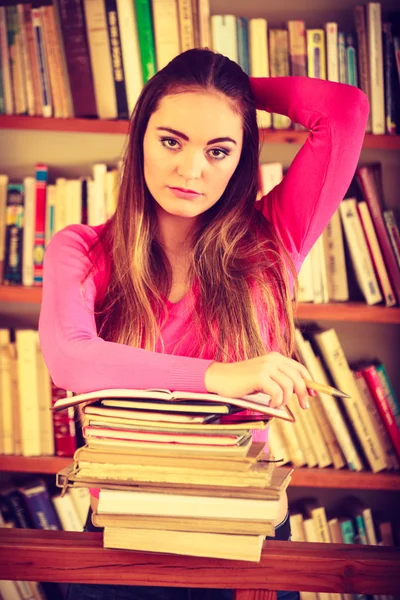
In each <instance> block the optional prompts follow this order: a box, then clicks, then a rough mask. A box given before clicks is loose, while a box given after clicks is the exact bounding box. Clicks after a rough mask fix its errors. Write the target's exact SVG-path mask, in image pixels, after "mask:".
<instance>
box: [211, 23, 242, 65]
mask: <svg viewBox="0 0 400 600" xmlns="http://www.w3.org/2000/svg"><path fill="white" fill-rule="evenodd" d="M211 32H212V44H213V50H214V51H215V52H219V53H220V54H223V55H224V56H227V57H228V58H230V59H231V60H233V61H235V62H238V44H237V34H236V17H235V16H234V15H213V16H212V17H211Z"/></svg>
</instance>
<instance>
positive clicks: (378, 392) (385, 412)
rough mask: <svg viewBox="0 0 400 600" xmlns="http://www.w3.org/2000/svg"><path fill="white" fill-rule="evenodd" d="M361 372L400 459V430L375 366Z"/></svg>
mask: <svg viewBox="0 0 400 600" xmlns="http://www.w3.org/2000/svg"><path fill="white" fill-rule="evenodd" d="M361 372H362V374H363V376H364V378H365V381H366V382H367V384H368V387H369V389H370V392H371V394H372V397H373V399H374V401H375V404H376V407H377V409H378V411H379V414H380V415H381V418H382V421H383V422H384V424H385V427H386V429H387V432H388V434H389V437H390V439H391V440H392V444H393V446H394V448H395V450H396V454H397V456H398V458H399V459H400V429H399V428H398V427H397V424H396V421H395V419H394V416H393V412H392V410H391V408H390V406H389V403H388V401H387V399H386V396H385V390H384V388H383V386H382V383H381V380H380V377H379V375H378V372H377V370H376V368H375V365H370V366H369V367H366V368H365V369H362V370H361Z"/></svg>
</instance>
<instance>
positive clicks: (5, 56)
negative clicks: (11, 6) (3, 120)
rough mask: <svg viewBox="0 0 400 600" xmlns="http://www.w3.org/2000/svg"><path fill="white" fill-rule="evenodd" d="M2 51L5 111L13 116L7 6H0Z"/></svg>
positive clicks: (0, 42) (0, 44)
mask: <svg viewBox="0 0 400 600" xmlns="http://www.w3.org/2000/svg"><path fill="white" fill-rule="evenodd" d="M0 49H1V52H0V55H1V70H2V80H3V87H4V110H5V113H6V115H12V114H13V113H14V96H13V91H12V80H11V69H10V54H9V50H8V43H7V18H6V7H5V6H0Z"/></svg>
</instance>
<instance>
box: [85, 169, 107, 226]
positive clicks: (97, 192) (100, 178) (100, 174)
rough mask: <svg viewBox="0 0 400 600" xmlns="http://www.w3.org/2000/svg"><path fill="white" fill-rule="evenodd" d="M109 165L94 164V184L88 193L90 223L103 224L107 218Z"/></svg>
mask: <svg viewBox="0 0 400 600" xmlns="http://www.w3.org/2000/svg"><path fill="white" fill-rule="evenodd" d="M106 172H107V165H105V164H104V163H97V164H95V165H93V186H92V189H91V190H90V192H91V193H89V194H88V225H101V224H102V223H104V222H105V220H106V181H105V178H106Z"/></svg>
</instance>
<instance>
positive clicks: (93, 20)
mask: <svg viewBox="0 0 400 600" xmlns="http://www.w3.org/2000/svg"><path fill="white" fill-rule="evenodd" d="M83 4H84V9H85V23H86V33H87V37H88V45H89V54H90V64H91V66H92V74H93V83H94V93H95V97H96V106H97V111H98V115H99V118H100V119H117V118H118V110H117V97H116V94H115V85H114V75H113V67H112V62H111V50H110V42H109V39H108V26H107V16H106V10H105V3H104V1H103V0H83Z"/></svg>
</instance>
